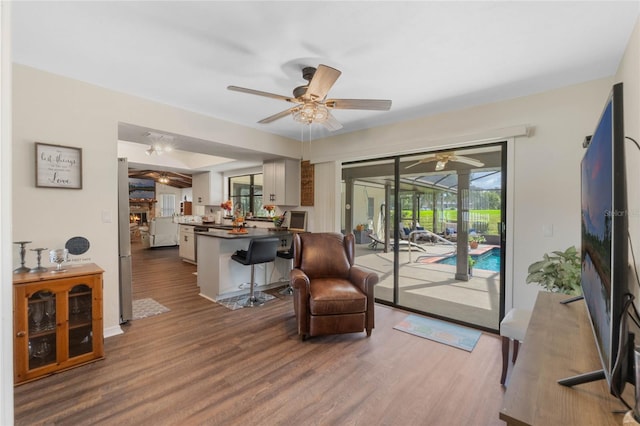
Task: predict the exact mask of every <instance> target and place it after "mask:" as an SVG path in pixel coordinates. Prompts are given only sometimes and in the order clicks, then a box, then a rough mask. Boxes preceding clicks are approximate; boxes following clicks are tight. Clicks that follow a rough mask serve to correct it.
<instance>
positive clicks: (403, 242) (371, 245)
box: [369, 234, 427, 251]
mask: <svg viewBox="0 0 640 426" xmlns="http://www.w3.org/2000/svg"><path fill="white" fill-rule="evenodd" d="M369 238H371V242H370V243H369V248H372V249H374V250H375V249H377V248H378V244H381V245H383V246H384V240H381V239H380V238H378V236H377V235H375V234H370V235H369ZM393 244H394V240H393V239H390V240H389V245H390V246H393ZM399 244H400V249H403V248H405V249H407V250H410V249H409V246H411V247H412V248H415V249H418V250H421V251H427V250H425V248H424V247H422V246H421V245H420V244H417V243H414V242H412V241H407V240H400V242H399Z"/></svg>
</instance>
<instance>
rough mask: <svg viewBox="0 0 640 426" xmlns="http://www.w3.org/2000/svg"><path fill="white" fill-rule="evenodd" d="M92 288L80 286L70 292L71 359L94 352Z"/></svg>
mask: <svg viewBox="0 0 640 426" xmlns="http://www.w3.org/2000/svg"><path fill="white" fill-rule="evenodd" d="M92 301H93V295H92V292H91V288H90V287H89V286H87V285H85V284H80V285H77V286H75V287H73V288H72V289H71V291H70V292H69V357H75V356H79V355H82V354H86V353H90V352H92V351H93V330H92V321H91V317H92Z"/></svg>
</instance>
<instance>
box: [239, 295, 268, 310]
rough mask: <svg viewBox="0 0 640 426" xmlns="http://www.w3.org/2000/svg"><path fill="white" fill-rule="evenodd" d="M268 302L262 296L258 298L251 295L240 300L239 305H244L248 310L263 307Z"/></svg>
mask: <svg viewBox="0 0 640 426" xmlns="http://www.w3.org/2000/svg"><path fill="white" fill-rule="evenodd" d="M266 301H267V299H265V298H264V297H262V296H256V295H249V296H247V297H244V298H242V299H240V300H238V302H237V303H238V305H242V306H244V307H247V308H252V307H254V306H262V305H264V304H265V302H266Z"/></svg>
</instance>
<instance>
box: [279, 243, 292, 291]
mask: <svg viewBox="0 0 640 426" xmlns="http://www.w3.org/2000/svg"><path fill="white" fill-rule="evenodd" d="M293 240H294V239H293V238H292V239H291V246H290V247H289V249H288V250H286V251H279V252H278V253H277V255H278V257H279V258H280V259H288V260H290V261H291V262H290V264H289V266H290V268H289V270H291V269H293ZM281 280H282V279H281ZM287 281H288V284H287V286H286V287H285V288H284V289H282V290H280V294H285V295H292V294H293V287H291V280H287Z"/></svg>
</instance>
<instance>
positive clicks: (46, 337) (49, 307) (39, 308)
mask: <svg viewBox="0 0 640 426" xmlns="http://www.w3.org/2000/svg"><path fill="white" fill-rule="evenodd" d="M27 303H28V307H27V309H28V317H29V342H28V345H29V369H34V368H38V367H42V366H44V365H48V364H53V363H55V362H56V295H55V293H52V292H50V291H47V290H41V291H38V292H36V293H35V294H34V295H33V296H31V297H30V298H29V299H28V302H27Z"/></svg>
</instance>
